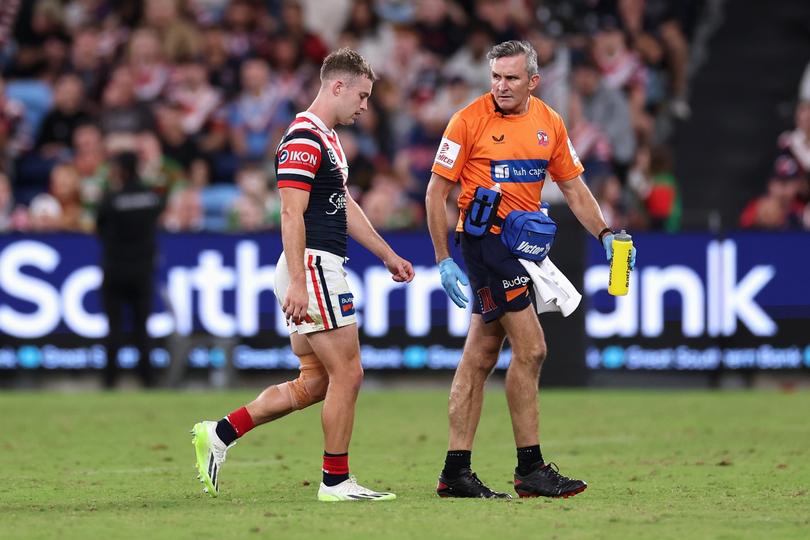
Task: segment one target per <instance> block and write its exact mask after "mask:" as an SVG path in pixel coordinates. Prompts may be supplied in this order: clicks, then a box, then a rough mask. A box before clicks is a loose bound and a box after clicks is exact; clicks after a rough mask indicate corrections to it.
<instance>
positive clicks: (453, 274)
mask: <svg viewBox="0 0 810 540" xmlns="http://www.w3.org/2000/svg"><path fill="white" fill-rule="evenodd" d="M439 275H441V277H442V288H443V289H444V292H446V293H447V296H449V297H450V300H452V301H453V303H454V304H455V305H457V306H458V307H460V308H462V309H463V308H465V307H467V302H469V301H470V300H469V299H468V298H467V297H466V296H465V295H464V293H463V292H461V288H460V287H459V286H458V282H461V284H462V285H469V284H470V282H469V281H468V280H467V276H465V275H464V272H462V271H461V268H459V267H458V265H457V264H456V263H455V261H454V260H453V258H452V257H447V258H446V259H444V260H442V261H440V262H439Z"/></svg>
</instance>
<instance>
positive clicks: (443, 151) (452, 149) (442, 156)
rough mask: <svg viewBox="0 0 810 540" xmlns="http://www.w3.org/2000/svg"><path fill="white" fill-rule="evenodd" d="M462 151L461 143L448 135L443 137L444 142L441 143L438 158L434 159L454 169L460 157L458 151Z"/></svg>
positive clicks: (443, 165) (437, 153)
mask: <svg viewBox="0 0 810 540" xmlns="http://www.w3.org/2000/svg"><path fill="white" fill-rule="evenodd" d="M459 151H461V145H460V144H458V143H454V142H453V141H451V140H450V139H448V138H447V137H442V142H441V143H440V144H439V151H438V152H436V159H434V160H433V161H434V162H436V163H437V164H439V165H441V166H442V167H447V168H448V169H452V168H453V165H455V164H456V159H458V153H459Z"/></svg>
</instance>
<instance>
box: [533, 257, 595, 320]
mask: <svg viewBox="0 0 810 540" xmlns="http://www.w3.org/2000/svg"><path fill="white" fill-rule="evenodd" d="M518 260H519V261H520V264H522V265H523V268H525V269H526V271H527V272H528V273H529V277H531V278H532V286H533V287H534V295H535V300H536V304H537V313H546V312H553V311H559V312H560V313H562V314H563V317H568V316H569V315H571V314H572V313H573V312H574V310H575V309H577V306H579V303H580V302H581V301H582V295H581V294H579V291H577V289H576V287H574V286H573V285H572V284H571V282H570V281H568V278H567V277H565V274H563V273H562V272H560V270H559V269H558V268H557V267H556V266H555V265H554V263H553V262H551V259H549V258H548V257H546V258H545V259H543V260H542V261H541V262H539V263H538V262H535V261H529V260H526V259H518Z"/></svg>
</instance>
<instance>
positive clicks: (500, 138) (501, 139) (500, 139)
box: [492, 133, 506, 144]
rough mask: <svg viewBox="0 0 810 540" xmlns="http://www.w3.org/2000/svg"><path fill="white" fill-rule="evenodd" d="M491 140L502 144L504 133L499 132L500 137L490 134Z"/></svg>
mask: <svg viewBox="0 0 810 540" xmlns="http://www.w3.org/2000/svg"><path fill="white" fill-rule="evenodd" d="M492 142H494V143H495V144H503V143H504V142H506V134H505V133H501V136H500V137H496V136H495V135H492Z"/></svg>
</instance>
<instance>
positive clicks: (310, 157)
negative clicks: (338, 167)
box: [278, 150, 318, 165]
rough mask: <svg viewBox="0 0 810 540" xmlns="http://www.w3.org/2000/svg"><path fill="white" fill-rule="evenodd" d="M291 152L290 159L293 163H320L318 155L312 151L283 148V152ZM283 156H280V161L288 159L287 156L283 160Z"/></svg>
mask: <svg viewBox="0 0 810 540" xmlns="http://www.w3.org/2000/svg"><path fill="white" fill-rule="evenodd" d="M287 152H289V160H290V161H291V162H293V163H300V164H306V165H317V164H318V156H317V155H315V154H314V153H312V152H307V151H306V150H282V152H281V153H282V154H285V153H287ZM281 158H282V156H281V155H280V156H279V157H278V162H279V163H284V161H287V158H286V157H285V159H284V161H282V160H281Z"/></svg>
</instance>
